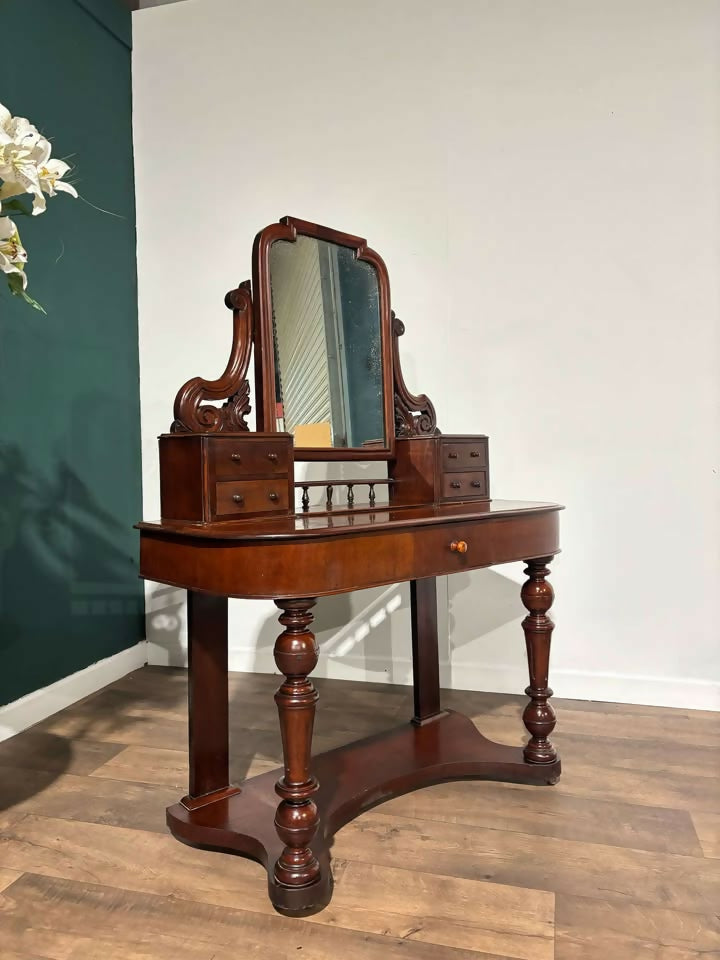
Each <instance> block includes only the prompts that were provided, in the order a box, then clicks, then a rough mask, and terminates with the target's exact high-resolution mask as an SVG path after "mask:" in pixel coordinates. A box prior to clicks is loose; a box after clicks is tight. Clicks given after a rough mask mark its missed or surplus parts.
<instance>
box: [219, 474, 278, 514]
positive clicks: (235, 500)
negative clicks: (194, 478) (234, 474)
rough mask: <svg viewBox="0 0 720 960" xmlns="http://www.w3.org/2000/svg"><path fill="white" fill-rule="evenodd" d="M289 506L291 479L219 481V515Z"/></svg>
mask: <svg viewBox="0 0 720 960" xmlns="http://www.w3.org/2000/svg"><path fill="white" fill-rule="evenodd" d="M287 509H288V481H287V479H286V478H285V477H280V478H279V479H278V480H272V479H267V480H228V481H225V482H224V483H216V484H215V509H214V511H213V513H214V515H215V517H242V516H247V515H250V514H255V513H267V512H273V511H275V510H280V511H287Z"/></svg>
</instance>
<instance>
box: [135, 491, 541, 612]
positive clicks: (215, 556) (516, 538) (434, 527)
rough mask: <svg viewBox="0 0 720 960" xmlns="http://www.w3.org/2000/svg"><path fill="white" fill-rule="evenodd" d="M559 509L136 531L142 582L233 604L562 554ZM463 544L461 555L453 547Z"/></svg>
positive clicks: (479, 507)
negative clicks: (221, 598)
mask: <svg viewBox="0 0 720 960" xmlns="http://www.w3.org/2000/svg"><path fill="white" fill-rule="evenodd" d="M559 510H560V507H558V506H557V505H556V504H532V503H531V504H522V503H516V502H509V503H504V502H503V501H501V500H494V501H492V502H491V503H487V504H475V505H473V506H472V507H468V506H465V505H458V504H453V505H448V506H438V507H436V506H430V507H418V508H415V509H414V508H405V509H398V510H392V509H391V510H382V509H378V510H375V511H369V512H366V513H365V512H363V511H362V509H358V510H357V511H356V512H354V513H353V514H343V515H340V516H337V517H335V516H327V515H322V516H317V517H306V516H299V517H295V518H286V519H283V518H278V519H267V518H263V519H262V520H258V521H257V522H253V521H250V520H248V521H244V522H240V523H237V524H233V523H231V522H228V523H222V524H219V523H218V524H208V525H206V526H200V525H191V524H169V523H165V524H150V523H143V524H139V526H140V529H141V533H142V536H141V540H140V574H141V576H143V577H145V578H147V579H149V580H157V581H160V582H162V583H169V584H173V585H176V586H181V587H186V588H188V589H192V590H205V591H208V592H211V593H221V594H223V595H225V596H231V597H246V598H259V597H267V598H269V599H275V598H276V597H319V596H326V595H328V594H332V593H346V592H348V591H351V590H360V589H363V588H364V587H373V586H380V585H382V584H390V583H397V582H398V581H402V580H416V579H422V578H424V577H437V576H442V575H444V574H449V573H458V572H462V571H464V570H472V569H476V568H478V567H486V566H490V565H491V564H497V563H507V562H510V561H513V560H527V559H530V558H532V557H536V556H540V557H542V556H552V555H554V554H556V553H557V552H558V550H559V549H560V548H559V543H558V511H559ZM458 541H463V542H465V543H466V544H467V550H466V551H465V552H464V553H460V552H458V551H457V550H453V549H452V546H451V545H452V544H453V543H455V542H458Z"/></svg>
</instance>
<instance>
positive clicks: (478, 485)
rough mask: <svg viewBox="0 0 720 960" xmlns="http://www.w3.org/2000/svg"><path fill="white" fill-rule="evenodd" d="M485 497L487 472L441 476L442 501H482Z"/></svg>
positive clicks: (486, 493) (479, 471)
mask: <svg viewBox="0 0 720 960" xmlns="http://www.w3.org/2000/svg"><path fill="white" fill-rule="evenodd" d="M487 495H488V477H487V470H477V471H475V472H473V473H446V474H445V475H444V476H443V482H442V498H443V500H469V499H475V498H478V499H483V498H486V497H487Z"/></svg>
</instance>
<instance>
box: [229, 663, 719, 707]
mask: <svg viewBox="0 0 720 960" xmlns="http://www.w3.org/2000/svg"><path fill="white" fill-rule="evenodd" d="M229 665H230V669H231V670H238V671H242V672H250V673H253V672H254V673H277V672H278V671H277V668H276V667H275V663H274V661H273V657H272V651H270V650H267V649H265V650H262V651H256V650H253V649H250V648H241V649H231V650H230V654H229ZM550 673H551V676H550V684H551V686H552V688H553V690H554V693H555V696H556V697H563V698H565V699H568V700H597V701H600V702H603V703H635V704H641V705H644V706H652V707H680V708H682V709H686V710H688V709H690V710H718V711H720V681H713V680H696V679H694V678H692V677H648V676H636V675H629V674H614V673H590V672H589V671H588V672H586V671H582V670H562V669H557V670H554V669H551V671H550ZM313 676H318V677H329V678H332V679H337V680H372V681H374V682H376V683H378V682H379V683H412V661H411V660H410V659H409V658H408V659H394V660H392V661H390V660H387V661H385V662H382V663H377V664H376V669H373V670H372V671H371V670H368V667H367V663H366V661H365V658H364V657H363V656H362V655H358V656H354V657H353V656H350V657H348V656H343V657H342V658H334V657H333V656H332V655H330V656H323V655H322V652H321V654H320V660H319V662H318V665H317V667H316V669H315V670H314V671H313ZM440 682H441V683H442V685H443V686H446V687H450V688H451V689H455V690H485V691H488V692H493V693H522V692H523V690H524V689H525V687H526V686H527V683H528V677H527V673H526V672H525V669H524V668H522V669H518V668H517V667H515V666H498V665H496V664H478V663H457V664H452V665H451V664H449V663H448V662H447V661H445V662H441V663H440Z"/></svg>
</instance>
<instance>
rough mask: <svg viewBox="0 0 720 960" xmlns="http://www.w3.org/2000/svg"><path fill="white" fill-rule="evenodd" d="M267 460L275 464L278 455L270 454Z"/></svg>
mask: <svg viewBox="0 0 720 960" xmlns="http://www.w3.org/2000/svg"><path fill="white" fill-rule="evenodd" d="M267 458H268V460H270V461H272V462H273V463H275V461H276V460H277V458H278V455H277V454H276V453H269V454H268V455H267Z"/></svg>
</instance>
